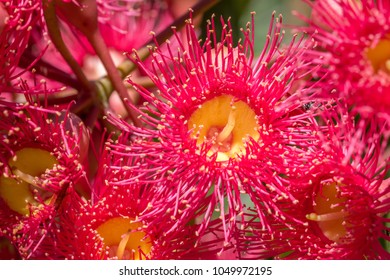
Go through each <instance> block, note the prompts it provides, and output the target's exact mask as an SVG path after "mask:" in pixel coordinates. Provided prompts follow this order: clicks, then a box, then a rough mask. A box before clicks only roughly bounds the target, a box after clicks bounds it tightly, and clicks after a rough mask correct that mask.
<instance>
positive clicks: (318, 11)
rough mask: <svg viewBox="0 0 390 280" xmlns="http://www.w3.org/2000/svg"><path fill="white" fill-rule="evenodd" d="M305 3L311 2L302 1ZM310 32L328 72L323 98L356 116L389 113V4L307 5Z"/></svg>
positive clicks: (348, 0) (324, 0)
mask: <svg viewBox="0 0 390 280" xmlns="http://www.w3.org/2000/svg"><path fill="white" fill-rule="evenodd" d="M306 2H308V3H309V1H306ZM309 5H311V6H312V10H313V16H312V18H311V19H308V18H304V20H305V21H306V22H307V23H308V24H309V26H308V27H301V28H299V29H301V30H304V31H307V32H308V33H309V34H314V37H315V38H316V40H317V41H318V48H317V50H316V51H315V52H313V57H315V56H318V55H323V56H324V58H325V59H324V67H325V68H326V70H327V71H328V75H327V78H326V79H323V80H322V83H323V88H324V91H323V92H322V93H323V95H325V96H327V97H328V98H342V99H344V100H346V101H347V102H348V104H349V105H350V106H351V107H354V108H355V109H356V110H357V111H358V112H360V114H362V113H364V114H367V113H368V114H379V115H383V113H388V112H389V108H390V99H389V92H390V74H389V73H390V63H389V61H390V37H389V36H390V19H389V14H390V6H389V4H388V1H383V0H379V1H374V0H368V1H352V0H321V1H314V2H312V3H309Z"/></svg>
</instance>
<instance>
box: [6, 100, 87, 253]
mask: <svg viewBox="0 0 390 280" xmlns="http://www.w3.org/2000/svg"><path fill="white" fill-rule="evenodd" d="M27 98H28V100H29V101H32V99H30V98H31V96H30V97H27ZM77 120H78V118H77V117H75V116H72V115H71V114H69V113H68V112H58V111H52V110H48V109H45V108H43V107H40V106H39V105H30V104H28V103H27V104H12V103H8V102H4V101H0V132H1V134H0V137H1V144H0V151H1V153H0V154H1V155H0V174H1V176H0V205H1V206H0V213H1V215H0V217H1V218H0V222H1V223H0V224H1V229H0V235H1V236H5V237H7V238H8V239H9V240H10V241H11V242H12V243H13V244H14V245H15V246H16V247H17V249H18V251H19V253H20V255H21V257H23V258H30V257H34V256H36V255H38V254H39V252H40V250H41V248H42V246H43V244H45V243H46V242H49V239H50V237H49V236H47V228H48V227H50V225H52V224H53V223H54V220H55V216H56V209H57V207H58V206H59V205H60V204H61V202H62V201H61V200H62V195H63V193H64V191H65V190H66V189H67V188H76V187H77V189H78V190H81V189H79V187H78V186H77V184H78V183H81V182H82V178H83V177H84V176H85V171H84V168H83V166H82V162H83V160H84V159H85V155H86V154H85V153H83V152H82V151H81V150H82V149H85V148H86V144H88V142H87V141H88V133H87V131H86V130H85V128H84V126H83V124H82V123H81V122H79V121H77ZM49 243H50V242H49Z"/></svg>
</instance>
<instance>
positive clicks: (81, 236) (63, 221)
mask: <svg viewBox="0 0 390 280" xmlns="http://www.w3.org/2000/svg"><path fill="white" fill-rule="evenodd" d="M121 141H122V140H120V142H121ZM111 148H113V149H115V146H112V144H109V143H107V146H106V150H105V152H104V154H103V155H102V158H101V162H100V163H101V168H100V169H99V172H98V174H97V176H96V178H97V181H96V184H95V186H94V197H93V199H92V201H85V200H83V199H81V198H80V197H79V196H78V195H77V194H76V193H74V192H68V195H67V197H66V198H65V202H64V203H63V205H62V207H61V208H60V214H59V219H60V222H59V229H58V231H57V234H56V235H57V246H56V247H55V248H53V249H54V250H55V253H54V254H56V255H57V256H58V257H60V258H66V259H189V258H190V259H197V258H203V259H205V258H206V259H210V258H215V257H216V256H217V250H218V246H217V243H218V242H220V241H221V239H220V238H218V237H215V236H214V235H217V233H218V230H215V233H214V234H211V232H210V236H209V237H208V238H206V239H204V240H203V241H202V242H200V243H199V244H197V246H196V247H195V242H196V236H195V232H196V228H197V226H196V225H194V224H193V223H189V224H188V225H186V226H185V227H184V228H183V229H181V230H180V231H176V232H175V234H171V235H166V233H167V232H169V230H170V225H168V224H164V223H160V222H159V221H160V219H159V216H155V217H154V219H155V220H156V222H153V223H150V224H148V223H145V222H144V221H143V220H142V218H141V215H142V212H143V211H144V209H145V208H147V207H148V204H149V202H150V201H151V200H152V197H153V196H154V195H155V190H154V189H153V188H151V187H150V185H148V184H134V183H131V179H132V177H133V170H132V168H131V166H136V165H137V163H138V160H137V159H136V158H127V157H125V158H124V157H123V155H121V154H117V153H116V151H114V150H111ZM214 224H215V223H214ZM215 228H218V227H217V226H215ZM54 230H55V231H56V229H54Z"/></svg>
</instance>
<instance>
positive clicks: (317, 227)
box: [238, 118, 390, 259]
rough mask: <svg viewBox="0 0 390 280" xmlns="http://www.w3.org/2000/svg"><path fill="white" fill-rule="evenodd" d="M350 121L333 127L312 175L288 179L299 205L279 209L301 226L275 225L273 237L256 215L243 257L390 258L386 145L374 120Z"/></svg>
mask: <svg viewBox="0 0 390 280" xmlns="http://www.w3.org/2000/svg"><path fill="white" fill-rule="evenodd" d="M346 120H347V119H345V118H344V119H343V121H340V120H339V121H338V125H339V127H340V128H337V126H336V127H331V126H330V130H329V134H328V135H327V136H325V137H324V140H323V141H322V146H323V152H322V153H321V156H315V157H314V158H313V160H312V161H310V162H308V163H307V169H308V170H310V172H309V173H308V175H307V176H303V177H300V178H291V179H290V180H289V181H290V185H289V187H288V188H289V189H290V190H291V192H292V193H293V194H294V196H295V197H296V198H297V199H298V201H299V203H298V204H296V205H291V204H284V203H283V202H282V204H284V205H280V207H281V208H283V209H285V211H286V212H289V213H290V215H294V216H295V217H296V218H297V219H300V220H301V221H302V223H300V224H295V223H291V224H289V225H288V226H286V224H281V223H278V222H275V223H274V225H273V231H272V234H269V233H265V232H264V231H263V230H262V229H261V225H260V224H259V222H258V221H256V216H255V215H254V218H253V220H252V221H251V222H250V223H249V225H250V227H248V228H247V230H245V231H243V233H242V236H241V237H240V242H239V243H240V245H239V246H238V247H239V248H240V249H239V251H240V252H242V257H246V256H245V254H249V257H251V258H253V257H255V258H270V257H272V258H277V259H390V252H388V251H387V250H386V249H385V246H383V243H385V242H388V240H389V224H388V222H389V218H388V213H389V212H390V185H389V179H388V175H386V174H387V173H388V172H389V163H388V159H385V158H384V157H383V149H382V148H381V147H382V146H383V145H382V144H384V143H386V142H387V140H383V135H384V134H382V133H383V128H381V126H378V123H380V122H377V121H376V120H375V119H371V120H370V122H369V123H366V122H363V121H361V122H359V124H358V125H357V126H356V127H353V126H351V127H350V128H347V126H345V125H344V122H346ZM347 122H348V121H347ZM351 128H352V129H351ZM382 141H383V142H382ZM271 218H272V217H271ZM263 233H264V234H263Z"/></svg>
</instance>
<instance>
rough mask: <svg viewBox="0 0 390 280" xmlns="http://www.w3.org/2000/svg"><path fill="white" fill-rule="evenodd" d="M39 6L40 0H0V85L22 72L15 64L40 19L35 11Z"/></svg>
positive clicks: (17, 62)
mask: <svg viewBox="0 0 390 280" xmlns="http://www.w3.org/2000/svg"><path fill="white" fill-rule="evenodd" d="M40 7H41V1H37V0H33V1H24V0H22V1H20V0H11V1H9V0H7V1H5V0H2V1H1V2H0V21H1V23H0V53H1V54H2V56H1V61H0V65H1V68H0V85H1V86H2V87H3V86H5V85H7V84H8V83H9V82H10V81H11V80H14V79H15V78H16V77H18V76H20V75H21V74H22V71H19V72H18V71H17V70H18V68H17V66H18V64H19V61H20V59H21V57H22V54H23V52H24V51H25V50H26V48H27V47H28V43H29V39H30V35H31V32H32V29H33V27H34V26H35V25H37V24H38V23H39V22H40V20H41V15H40V14H39V13H37V12H36V10H39V8H40ZM19 70H20V69H19ZM1 93H2V92H1ZM1 93H0V94H1Z"/></svg>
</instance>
